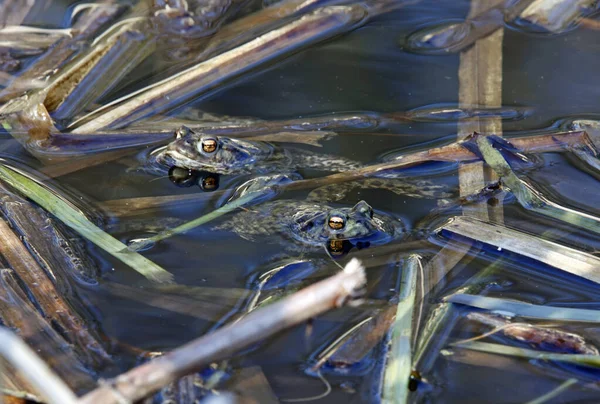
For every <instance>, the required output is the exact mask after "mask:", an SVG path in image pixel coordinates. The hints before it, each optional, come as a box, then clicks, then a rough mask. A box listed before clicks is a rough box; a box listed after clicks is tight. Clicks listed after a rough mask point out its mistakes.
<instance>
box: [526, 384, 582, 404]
mask: <svg viewBox="0 0 600 404" xmlns="http://www.w3.org/2000/svg"><path fill="white" fill-rule="evenodd" d="M577 382H578V380H577V379H574V378H571V379H568V380H565V381H564V382H562V383H561V384H560V386H558V387H557V388H555V389H553V390H551V391H549V392H548V393H546V394H544V395H543V396H540V397H538V398H536V399H535V400H531V401H528V402H527V403H526V404H543V403H546V402H548V401H550V400H552V399H553V398H554V397H556V396H558V395H559V394H561V393H562V392H563V391H565V390H567V389H568V388H569V387H571V386H572V385H574V384H577Z"/></svg>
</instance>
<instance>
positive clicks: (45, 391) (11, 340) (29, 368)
mask: <svg viewBox="0 0 600 404" xmlns="http://www.w3.org/2000/svg"><path fill="white" fill-rule="evenodd" d="M0 342H1V343H0V354H2V356H3V357H4V358H5V359H6V360H8V361H9V362H10V363H11V365H13V366H14V367H16V368H17V369H18V370H19V372H21V373H23V374H24V375H25V377H26V378H27V380H29V381H30V382H31V383H32V384H33V385H34V386H35V387H36V389H37V390H38V391H39V392H40V393H41V394H42V395H43V396H44V397H45V398H46V399H47V400H48V402H49V403H51V404H75V403H77V397H76V396H75V394H73V392H72V391H71V390H70V389H69V387H67V386H66V385H65V384H64V382H63V381H62V380H61V379H60V378H59V377H57V376H56V375H55V374H54V373H53V372H52V370H50V369H49V368H48V366H46V364H45V363H44V361H42V360H41V359H40V358H39V357H38V356H37V355H36V354H35V352H33V351H32V350H31V348H29V347H28V346H27V345H26V344H24V343H23V341H21V340H20V339H19V338H18V337H17V336H15V335H14V334H13V333H12V332H10V331H8V330H7V329H6V328H4V327H0Z"/></svg>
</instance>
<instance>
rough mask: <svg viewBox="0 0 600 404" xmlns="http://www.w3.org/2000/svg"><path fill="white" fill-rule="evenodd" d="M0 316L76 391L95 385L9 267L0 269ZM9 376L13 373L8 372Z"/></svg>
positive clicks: (6, 324) (71, 349)
mask: <svg viewBox="0 0 600 404" xmlns="http://www.w3.org/2000/svg"><path fill="white" fill-rule="evenodd" d="M0 318H1V319H2V324H3V325H4V326H6V327H10V328H12V329H14V330H16V331H18V333H19V336H20V337H21V338H23V340H25V342H26V343H27V344H28V345H29V346H31V347H32V348H33V349H35V351H36V352H37V354H38V355H39V356H40V357H41V358H42V359H43V360H44V361H45V362H46V364H47V365H49V366H50V367H51V368H52V369H53V370H54V371H55V372H56V373H57V374H58V375H59V376H60V377H62V378H63V379H64V380H65V381H66V382H67V384H68V385H69V386H70V388H71V389H73V390H74V391H75V392H81V393H83V392H87V391H89V390H90V389H92V388H94V387H95V386H96V383H95V381H94V379H93V378H92V376H91V374H90V371H89V370H88V369H86V367H85V366H84V365H83V364H82V363H81V360H80V359H79V357H78V356H77V355H76V353H75V352H74V350H73V348H72V346H71V345H70V344H69V343H68V342H67V341H66V340H65V339H64V338H63V337H62V336H61V335H59V334H58V332H57V331H56V330H54V329H53V328H52V326H51V325H50V322H49V321H47V320H46V319H45V318H43V317H42V315H41V314H40V313H39V311H38V310H37V309H36V307H35V306H34V305H33V303H31V301H30V300H29V298H28V297H27V295H26V294H25V291H24V290H23V288H22V287H21V286H20V285H19V280H18V279H17V276H16V275H15V273H14V271H13V270H11V269H2V270H0ZM8 376H12V374H11V373H8ZM17 381H19V379H17Z"/></svg>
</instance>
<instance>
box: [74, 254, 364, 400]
mask: <svg viewBox="0 0 600 404" xmlns="http://www.w3.org/2000/svg"><path fill="white" fill-rule="evenodd" d="M365 281H366V278H365V273H364V269H363V268H362V266H361V264H360V262H359V261H358V260H356V259H353V260H352V261H350V263H348V265H346V268H345V269H344V271H343V272H340V273H339V274H337V275H335V276H332V277H331V278H328V279H326V280H324V281H321V282H318V283H315V284H314V285H311V286H309V287H307V288H305V289H302V290H300V291H299V292H297V293H295V294H293V295H292V296H289V297H287V298H285V299H282V300H280V301H278V302H276V303H273V304H271V305H269V306H266V307H264V308H261V309H258V310H256V311H254V312H252V313H250V314H248V315H247V316H246V317H244V318H242V319H241V320H239V321H238V322H236V323H233V324H230V325H227V326H225V327H223V328H221V329H219V330H217V331H215V332H213V333H211V334H207V335H205V336H203V337H200V338H198V339H196V340H194V341H192V342H190V343H188V344H186V345H184V346H182V347H181V348H178V349H176V350H175V351H173V352H171V353H169V354H166V355H165V356H162V357H160V358H158V359H155V360H153V361H150V362H148V363H146V364H144V365H141V366H139V367H137V368H134V369H132V370H130V371H129V372H127V373H124V374H122V375H121V376H118V377H117V378H116V379H114V380H113V381H112V383H111V384H110V385H104V386H101V387H99V388H97V389H96V390H94V391H92V392H91V393H89V394H86V395H85V396H84V397H82V399H81V400H80V404H92V403H103V404H118V403H119V402H122V401H130V402H133V401H136V400H139V399H141V398H143V397H146V396H148V395H149V394H151V393H153V392H155V391H157V390H159V389H160V388H162V387H163V386H166V385H167V384H169V383H171V382H173V381H175V380H177V379H179V378H181V377H183V376H185V375H187V374H190V373H193V372H196V371H199V370H201V369H202V368H203V367H204V366H206V365H208V364H210V363H211V362H214V361H217V360H222V359H226V358H229V357H231V356H232V355H234V354H235V353H236V352H238V351H240V350H241V349H243V348H244V347H248V346H250V345H252V344H255V343H257V342H259V341H261V340H263V339H265V338H267V337H269V336H271V335H273V334H276V333H278V332H280V331H282V330H284V329H286V328H288V327H291V326H294V325H296V324H299V323H302V322H304V321H306V320H308V319H310V318H312V317H315V316H317V315H319V314H322V313H324V312H325V311H328V310H331V309H334V308H337V307H340V306H341V305H342V304H344V302H345V301H347V300H348V299H349V298H351V297H352V296H355V295H356V293H357V292H358V291H359V290H360V289H361V288H362V287H363V286H364V284H365Z"/></svg>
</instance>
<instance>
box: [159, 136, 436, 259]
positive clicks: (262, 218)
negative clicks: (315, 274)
mask: <svg viewBox="0 0 600 404" xmlns="http://www.w3.org/2000/svg"><path fill="white" fill-rule="evenodd" d="M153 163H154V165H155V168H157V167H158V168H160V169H162V170H165V168H167V167H178V168H179V169H183V170H190V171H202V172H208V173H214V174H222V175H241V174H251V175H253V176H265V177H266V176H268V175H272V174H273V173H276V174H282V173H286V172H287V173H291V172H293V171H294V170H297V169H313V170H321V171H329V172H343V171H350V170H355V169H358V168H360V167H361V166H363V165H362V164H361V163H359V162H356V161H352V160H349V159H345V158H342V157H338V156H332V155H324V154H316V153H312V152H308V151H306V150H300V149H293V148H282V147H279V146H276V145H274V144H271V143H267V142H261V141H248V140H241V139H232V138H228V137H217V136H212V135H202V134H199V133H195V132H193V131H191V130H190V129H188V128H186V127H182V128H180V129H178V130H177V131H176V139H175V140H174V141H173V142H171V143H170V144H169V145H168V146H166V147H165V148H164V149H162V150H160V151H159V152H158V153H157V154H156V155H155V156H154V157H153ZM353 188H363V189H364V188H381V189H386V190H389V191H392V192H394V193H397V194H401V195H409V196H417V197H422V196H427V197H447V196H448V194H447V193H446V192H444V189H443V188H444V187H443V186H439V185H432V184H431V182H429V181H426V180H420V181H414V180H413V181H412V182H409V181H407V180H406V179H400V178H398V176H397V175H394V174H387V175H382V176H378V177H376V178H365V179H361V180H358V181H353V182H347V183H342V184H335V185H334V186H326V187H322V188H317V189H315V190H313V191H312V192H311V193H310V194H309V195H308V199H307V200H306V201H297V200H276V201H271V202H265V203H262V204H260V205H258V206H253V207H252V209H249V210H245V211H243V212H240V213H237V214H235V215H233V216H232V217H231V218H230V219H229V220H228V221H227V222H226V223H225V224H223V225H221V226H220V227H218V228H217V229H226V230H231V231H233V232H235V233H237V234H238V235H239V236H241V237H242V238H245V239H247V240H253V241H258V240H260V239H261V238H263V237H272V236H278V237H277V239H278V241H281V242H282V243H283V244H285V245H298V243H300V244H301V245H302V246H303V247H304V248H307V247H308V248H310V247H315V248H317V247H321V248H322V247H323V246H325V245H328V244H329V245H331V246H332V247H334V248H335V246H336V245H337V246H338V248H341V244H340V242H341V241H348V242H351V243H352V244H353V245H356V246H361V245H370V244H384V243H387V242H389V241H390V240H392V239H396V238H400V237H402V236H404V235H405V234H406V227H405V225H404V223H403V222H402V221H401V220H399V219H396V218H394V217H392V216H389V215H386V214H380V213H375V212H374V211H373V208H372V207H371V206H370V205H369V204H368V203H367V202H365V201H360V202H358V203H357V204H356V205H355V206H353V207H340V208H336V207H331V206H329V205H326V204H325V203H324V202H329V201H335V200H339V199H341V198H342V197H343V196H344V195H345V194H346V193H347V192H348V191H349V190H351V189H353ZM290 242H291V243H290Z"/></svg>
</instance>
